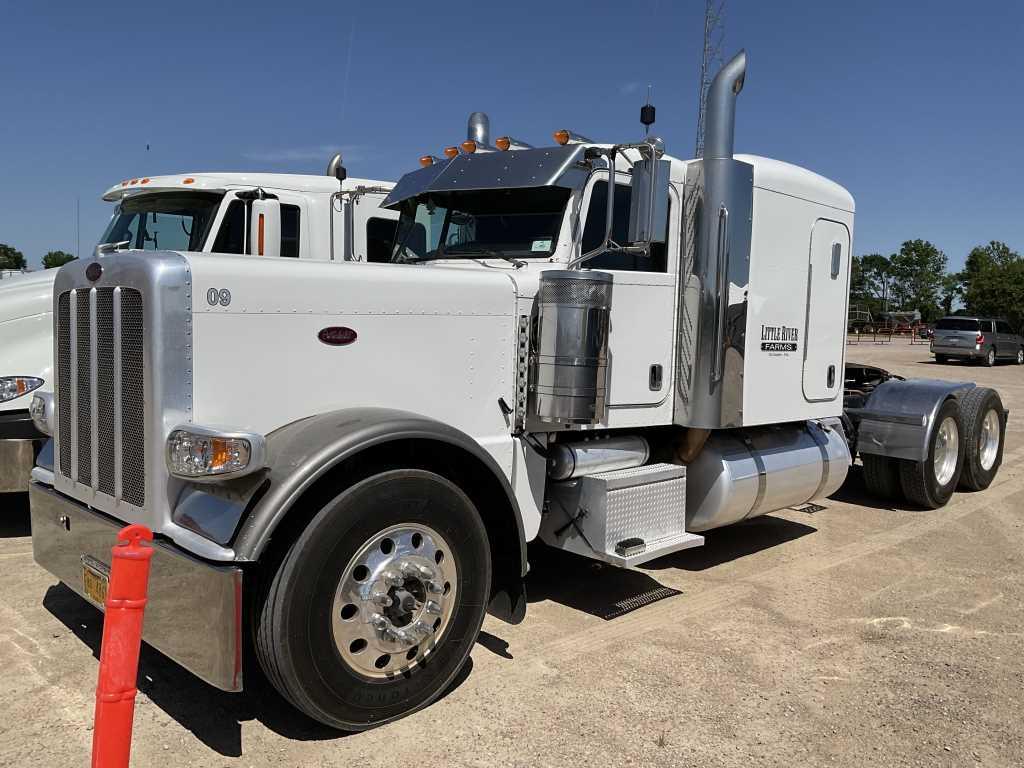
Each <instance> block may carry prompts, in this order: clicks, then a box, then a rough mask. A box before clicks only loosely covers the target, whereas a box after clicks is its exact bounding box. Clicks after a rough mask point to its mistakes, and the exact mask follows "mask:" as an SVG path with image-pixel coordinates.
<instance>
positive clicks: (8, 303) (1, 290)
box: [0, 269, 57, 323]
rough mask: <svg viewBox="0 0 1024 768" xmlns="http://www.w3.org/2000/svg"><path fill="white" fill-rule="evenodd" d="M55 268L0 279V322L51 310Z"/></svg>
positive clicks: (55, 274)
mask: <svg viewBox="0 0 1024 768" xmlns="http://www.w3.org/2000/svg"><path fill="white" fill-rule="evenodd" d="M56 278H57V270H56V269H45V270H43V271H41V272H29V273H28V274H25V275H19V276H18V277H12V278H10V279H6V280H0V323H6V322H9V321H11V320H17V319H19V318H22V317H31V316H33V315H40V314H43V313H46V312H52V311H53V281H54V280H55V279H56Z"/></svg>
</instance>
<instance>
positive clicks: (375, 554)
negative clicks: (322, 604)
mask: <svg viewBox="0 0 1024 768" xmlns="http://www.w3.org/2000/svg"><path fill="white" fill-rule="evenodd" d="M457 576H458V574H457V571H456V566H455V558H454V557H453V555H452V551H451V548H450V547H449V546H448V542H447V541H445V540H444V538H443V537H442V536H441V535H440V534H439V533H438V532H437V531H435V530H433V529H432V528H429V527H427V526H425V525H419V524H415V523H409V524H405V525H396V526H392V527H390V528H387V529H385V530H383V531H381V532H380V533H378V534H377V535H375V536H374V537H373V538H372V539H370V540H369V541H367V542H366V543H365V544H363V546H362V547H360V548H359V550H358V551H357V552H356V554H355V555H354V556H353V558H352V559H351V560H350V561H349V563H348V565H347V566H346V567H345V571H344V573H342V576H341V581H340V582H339V584H338V588H337V590H335V593H334V603H333V606H332V612H333V614H332V617H331V629H332V631H333V634H334V642H335V645H337V647H338V652H339V653H340V654H341V658H342V659H343V660H344V662H345V663H346V664H347V665H348V666H349V667H350V668H351V669H352V670H353V671H354V672H356V673H358V674H360V675H362V676H364V677H372V678H388V677H393V676H395V675H396V674H397V673H399V672H404V671H406V670H408V669H411V668H412V667H415V666H416V665H417V664H418V663H419V662H420V661H421V660H422V659H423V658H425V657H426V656H428V655H429V654H430V652H431V651H432V650H433V648H434V647H435V646H436V645H437V643H438V641H439V640H440V638H441V637H442V636H443V635H444V631H445V629H446V628H447V626H448V621H449V619H450V618H451V615H452V610H453V608H454V606H455V598H456V586H457V584H458V581H457Z"/></svg>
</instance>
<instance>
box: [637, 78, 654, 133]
mask: <svg viewBox="0 0 1024 768" xmlns="http://www.w3.org/2000/svg"><path fill="white" fill-rule="evenodd" d="M640 122H641V123H643V126H644V136H649V135H650V133H651V125H653V124H654V105H653V104H651V86H649V85H648V86H647V103H646V104H644V105H643V106H642V107H640Z"/></svg>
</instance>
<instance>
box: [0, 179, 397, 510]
mask: <svg viewBox="0 0 1024 768" xmlns="http://www.w3.org/2000/svg"><path fill="white" fill-rule="evenodd" d="M339 167H341V166H340V159H332V161H331V163H330V164H329V165H328V174H329V175H327V176H313V175H299V174H281V173H185V174H179V175H174V176H153V177H139V178H134V179H125V180H124V181H123V182H121V183H120V184H116V185H114V186H113V187H111V188H110V189H109V190H107V191H106V193H104V195H103V199H104V200H107V201H109V202H112V203H116V205H117V208H116V209H115V211H114V215H113V217H112V218H111V221H110V224H109V225H108V227H107V229H106V231H105V233H104V235H103V237H102V238H101V243H103V245H102V246H101V251H102V252H104V253H109V252H112V251H114V250H137V251H156V250H171V251H192V252H196V253H200V252H202V253H212V252H216V253H224V254H250V253H262V254H263V255H266V256H281V257H285V258H288V257H292V258H297V259H300V260H305V259H327V260H336V261H375V260H376V261H379V260H386V259H389V258H390V250H389V249H390V245H391V241H392V239H393V237H394V231H395V223H396V220H397V218H398V215H397V214H396V213H395V212H393V211H390V210H387V209H382V208H380V207H379V205H380V202H381V201H382V200H383V199H384V195H386V194H387V192H388V190H390V189H391V187H392V184H390V183H386V182H379V181H371V180H368V179H343V180H342V181H341V184H340V185H339V183H338V179H337V178H336V176H335V173H336V169H337V168H339ZM260 195H262V200H260V201H259V202H257V203H256V205H257V206H258V207H259V209H260V210H261V211H262V212H263V219H262V221H263V243H262V245H263V250H262V251H260V242H259V237H260V233H259V226H260V219H259V218H258V216H257V217H256V218H253V216H252V215H251V214H252V211H251V209H252V206H253V200H254V199H255V198H256V197H259V196H260ZM250 222H251V223H252V224H253V225H254V226H255V233H254V234H253V235H252V236H250V232H249V230H250ZM271 232H273V233H277V234H275V237H274V239H273V241H271V239H270V238H269V233H271ZM56 277H57V270H55V269H51V270H44V271H41V272H32V273H28V274H26V275H24V276H19V277H16V278H12V279H10V280H4V281H3V282H0V493H3V492H10V491H25V490H27V489H28V482H29V474H30V472H31V470H32V466H33V464H34V461H35V456H36V454H38V452H39V450H40V449H41V448H42V446H43V444H44V442H45V438H46V436H45V435H43V434H40V433H39V431H38V430H37V429H36V428H35V427H34V425H33V424H32V420H31V418H30V417H29V411H28V408H29V403H30V402H31V398H32V393H33V392H35V391H37V390H38V391H40V392H52V391H53V315H52V310H53V283H54V280H55V279H56Z"/></svg>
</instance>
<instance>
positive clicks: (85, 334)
mask: <svg viewBox="0 0 1024 768" xmlns="http://www.w3.org/2000/svg"><path fill="white" fill-rule="evenodd" d="M76 293H77V302H76V304H75V316H76V318H77V323H76V327H75V346H76V349H75V390H76V392H77V395H78V397H77V401H76V403H75V405H76V414H77V417H78V418H77V422H78V429H77V430H76V437H77V444H76V445H77V448H78V450H77V451H76V453H77V454H78V476H77V477H76V478H75V479H76V480H78V481H79V482H80V483H84V484H85V485H92V324H91V323H90V322H89V321H90V319H91V314H90V310H91V306H92V301H91V298H92V296H91V294H92V292H91V290H79V291H77V292H76Z"/></svg>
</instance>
